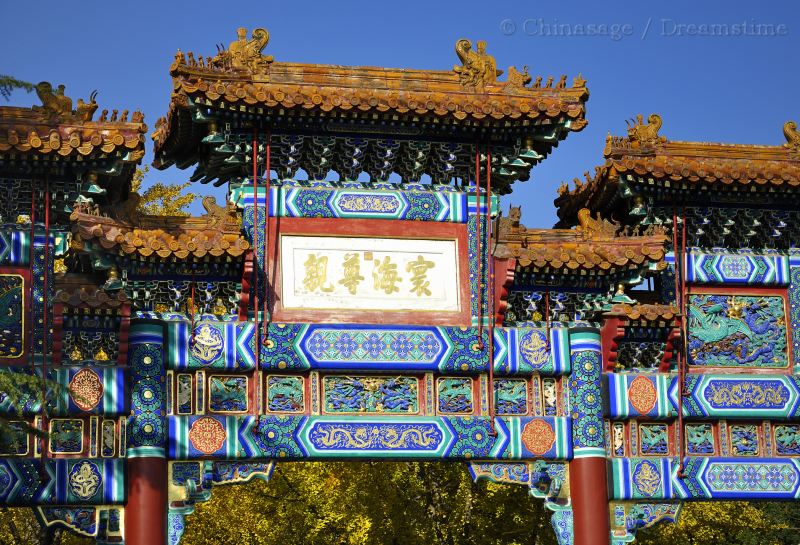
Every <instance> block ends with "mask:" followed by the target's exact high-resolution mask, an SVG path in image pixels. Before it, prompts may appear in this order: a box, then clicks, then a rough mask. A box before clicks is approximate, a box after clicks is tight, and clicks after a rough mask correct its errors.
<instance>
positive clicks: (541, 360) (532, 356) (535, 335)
mask: <svg viewBox="0 0 800 545" xmlns="http://www.w3.org/2000/svg"><path fill="white" fill-rule="evenodd" d="M519 351H520V353H521V354H522V357H523V358H524V359H525V361H526V362H528V363H529V364H530V365H532V366H533V367H537V368H538V367H541V366H542V365H544V364H546V363H547V360H548V359H549V358H550V352H549V351H548V350H547V337H545V334H544V333H542V332H541V331H538V330H536V329H532V330H530V331H528V332H526V333H525V334H523V335H522V337H520V339H519Z"/></svg>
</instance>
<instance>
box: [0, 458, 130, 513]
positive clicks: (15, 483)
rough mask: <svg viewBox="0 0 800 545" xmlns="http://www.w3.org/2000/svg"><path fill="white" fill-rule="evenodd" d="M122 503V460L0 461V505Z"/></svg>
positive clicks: (1, 459) (123, 490)
mask: <svg viewBox="0 0 800 545" xmlns="http://www.w3.org/2000/svg"><path fill="white" fill-rule="evenodd" d="M124 501H125V461H124V460H123V459H119V458H117V459H103V460H100V459H94V458H69V459H63V458H62V459H57V460H53V459H50V460H47V461H46V462H45V467H44V468H42V461H41V460H38V459H37V460H34V459H30V458H26V459H7V458H0V503H2V504H3V505H76V504H95V505H103V504H119V503H123V502H124Z"/></svg>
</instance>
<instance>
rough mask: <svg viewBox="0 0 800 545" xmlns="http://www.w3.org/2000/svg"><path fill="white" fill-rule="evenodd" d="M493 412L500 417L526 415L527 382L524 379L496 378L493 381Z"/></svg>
mask: <svg viewBox="0 0 800 545" xmlns="http://www.w3.org/2000/svg"><path fill="white" fill-rule="evenodd" d="M494 410H495V413H496V414H498V415H501V416H510V415H521V414H527V413H528V382H527V380H526V379H524V378H498V379H495V381H494Z"/></svg>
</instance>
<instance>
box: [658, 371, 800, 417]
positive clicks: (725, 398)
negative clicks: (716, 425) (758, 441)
mask: <svg viewBox="0 0 800 545" xmlns="http://www.w3.org/2000/svg"><path fill="white" fill-rule="evenodd" d="M673 380H674V381H676V382H677V378H673ZM672 391H673V392H674V393H673V394H672V397H673V406H674V407H676V410H677V405H678V403H677V390H672ZM686 391H687V392H688V395H687V396H685V397H684V399H683V414H684V416H688V417H713V418H732V417H736V418H797V417H798V416H799V415H800V407H799V405H800V404H798V399H800V377H797V376H794V375H740V374H736V375H694V374H692V375H688V376H687V377H686Z"/></svg>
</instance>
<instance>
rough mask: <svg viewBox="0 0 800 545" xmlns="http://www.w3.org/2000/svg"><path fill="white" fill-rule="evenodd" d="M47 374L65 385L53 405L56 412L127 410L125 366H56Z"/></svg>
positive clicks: (119, 412)
mask: <svg viewBox="0 0 800 545" xmlns="http://www.w3.org/2000/svg"><path fill="white" fill-rule="evenodd" d="M48 375H49V377H50V380H53V381H54V382H57V383H59V384H61V385H62V386H63V387H64V390H63V391H62V392H61V393H60V395H59V396H58V397H57V398H56V400H55V406H54V407H53V408H52V410H53V414H54V415H56V416H65V415H67V414H75V413H90V414H101V415H105V416H116V415H122V414H126V413H127V412H128V410H129V409H128V399H129V391H128V377H127V369H125V368H122V367H59V368H55V369H50V370H49V372H48Z"/></svg>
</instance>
